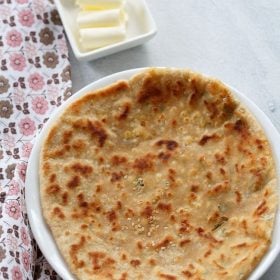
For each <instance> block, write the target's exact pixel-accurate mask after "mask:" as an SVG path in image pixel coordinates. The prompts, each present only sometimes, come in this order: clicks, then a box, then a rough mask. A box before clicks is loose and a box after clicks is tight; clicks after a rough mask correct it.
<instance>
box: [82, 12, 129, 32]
mask: <svg viewBox="0 0 280 280" xmlns="http://www.w3.org/2000/svg"><path fill="white" fill-rule="evenodd" d="M124 22H125V14H124V12H123V10H122V9H111V10H99V11H82V12H80V13H79V14H78V18H77V23H78V25H79V27H80V28H89V27H109V26H110V27H113V26H116V25H121V24H123V23H124Z"/></svg>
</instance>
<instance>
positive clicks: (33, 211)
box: [25, 0, 280, 280]
mask: <svg viewBox="0 0 280 280" xmlns="http://www.w3.org/2000/svg"><path fill="white" fill-rule="evenodd" d="M133 1H134V0H133ZM135 1H136V0H135ZM144 70H145V68H142V69H132V70H127V71H124V72H120V73H116V74H113V75H110V76H107V77H104V78H102V79H100V80H98V81H95V82H93V83H91V84H89V85H87V86H86V87H84V88H83V89H81V90H79V91H78V92H77V93H76V94H74V95H72V96H71V97H70V98H69V99H68V100H67V101H66V102H65V103H64V104H62V105H61V106H60V107H59V108H58V109H57V111H56V112H55V113H54V114H53V115H52V117H51V118H50V119H49V121H48V122H47V123H46V125H45V126H44V128H43V130H42V132H41V133H40V135H39V136H38V137H37V139H36V143H35V145H34V147H33V149H32V153H31V156H30V158H29V162H28V167H27V173H26V182H25V183H26V186H28V187H27V188H26V190H25V197H26V207H27V213H28V218H29V223H30V226H31V229H32V232H33V235H34V237H35V239H36V241H37V243H38V245H39V247H40V249H41V251H42V253H43V254H44V256H45V257H46V259H47V260H48V262H49V263H50V264H51V266H52V267H53V268H54V269H55V271H56V272H57V273H58V274H59V275H60V276H61V277H62V278H63V279H64V280H75V277H74V276H73V275H72V274H71V272H70V270H69V268H68V267H67V265H66V263H65V261H64V259H63V257H62V256H61V254H60V252H59V250H58V248H57V246H56V243H55V240H54V238H53V236H52V233H51V231H50V229H49V227H48V225H47V224H46V222H45V220H44V217H43V213H42V209H41V201H40V183H39V159H40V151H41V147H42V142H43V139H44V138H45V137H46V135H47V134H48V131H49V129H50V128H51V126H52V125H53V124H54V123H55V122H56V120H57V119H58V118H59V116H60V115H61V114H62V113H63V111H64V110H65V109H66V108H67V107H68V106H69V105H70V104H71V103H72V102H73V101H75V100H77V99H78V98H80V97H82V96H83V95H85V94H87V93H88V92H92V91H94V90H97V89H100V88H103V87H105V86H108V85H110V84H112V83H114V82H116V81H118V80H127V79H130V78H131V77H132V76H134V75H136V74H137V73H139V72H141V71H144ZM227 86H228V85H227ZM228 87H229V88H230V89H231V92H232V93H233V94H234V96H236V98H237V99H238V100H239V101H240V102H241V103H242V104H243V105H244V106H246V107H247V109H248V110H249V111H250V112H251V113H252V114H253V115H254V116H255V118H256V120H257V121H258V122H259V124H260V125H261V126H262V128H263V130H264V132H265V134H266V136H267V138H268V140H269V142H270V145H271V148H272V152H273V156H274V160H275V164H276V173H277V187H278V194H279V192H280V145H279V142H280V135H279V133H278V131H277V130H276V128H275V127H274V126H273V124H272V123H271V121H270V120H269V118H268V117H267V116H266V115H265V114H264V113H263V112H262V111H261V110H260V109H259V108H258V107H257V106H256V105H255V104H254V103H253V102H252V101H251V100H249V99H248V98H247V97H246V96H245V95H244V94H242V93H240V92H238V91H237V90H235V89H233V88H232V87H230V86H228ZM279 235H280V209H279V207H278V209H277V212H276V216H275V222H274V229H273V233H272V238H271V241H272V242H271V244H270V246H269V248H268V251H267V252H266V254H265V255H264V256H263V258H262V260H261V262H260V263H259V264H258V265H257V266H256V267H255V269H254V271H253V272H252V274H251V275H250V276H249V278H248V280H258V279H260V278H261V276H262V275H263V274H264V273H265V271H266V270H267V269H268V268H269V267H270V265H271V264H272V263H273V261H274V260H275V259H276V257H277V255H278V253H279V252H280V242H279Z"/></svg>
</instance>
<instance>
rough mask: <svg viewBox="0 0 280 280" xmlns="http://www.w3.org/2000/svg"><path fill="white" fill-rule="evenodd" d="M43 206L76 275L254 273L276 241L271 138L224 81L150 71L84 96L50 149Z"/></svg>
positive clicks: (170, 279)
mask: <svg viewBox="0 0 280 280" xmlns="http://www.w3.org/2000/svg"><path fill="white" fill-rule="evenodd" d="M40 164H41V167H40V171H41V172H40V186H41V203H42V208H43V214H44V217H45V220H46V222H47V224H48V225H49V227H50V229H51V231H52V233H53V236H54V239H55V240H56V243H57V246H58V248H59V250H60V251H61V254H62V255H63V257H64V258H65V260H66V262H67V264H68V266H69V268H70V270H71V271H72V273H73V274H74V275H75V276H76V277H77V279H83V280H86V279H117V280H125V279H133V280H136V279H160V280H175V279H196V280H198V279H205V280H206V279H211V280H215V279H234V280H236V279H246V278H247V277H248V275H249V274H250V272H251V271H252V270H253V269H254V268H255V267H256V265H257V264H258V263H259V261H260V259H261V258H262V256H263V255H264V254H265V252H266V250H267V249H268V246H269V244H270V239H271V232H272V228H273V222H274V216H275V209H276V204H277V194H276V175H275V167H274V161H273V158H272V154H271V149H270V145H269V143H268V140H267V139H266V137H265V135H264V133H263V131H262V129H261V127H260V126H259V125H258V123H257V122H256V120H255V119H254V118H253V117H252V115H251V114H250V113H249V112H248V111H247V109H245V108H244V107H243V106H241V105H240V104H239V102H237V101H236V100H235V99H234V97H233V96H232V95H231V93H230V90H229V89H228V88H227V87H226V86H225V85H223V84H222V83H221V82H219V81H216V80H213V79H210V78H207V77H204V76H202V75H199V74H196V73H193V72H191V71H188V70H177V69H149V70H147V71H144V72H143V73H140V74H138V75H136V76H135V77H133V78H132V79H131V80H129V81H119V82H117V83H115V84H113V85H111V86H109V87H106V88H103V89H101V90H98V91H96V92H93V93H88V94H86V95H84V96H83V97H81V98H79V99H78V100H75V101H74V102H73V103H72V104H71V105H69V106H68V108H67V109H66V110H65V111H64V112H63V114H62V115H61V117H60V118H59V119H58V120H57V122H56V123H55V125H54V126H53V127H52V128H51V129H50V131H49V133H48V136H47V137H46V139H45V141H44V144H43V148H42V152H41V162H40Z"/></svg>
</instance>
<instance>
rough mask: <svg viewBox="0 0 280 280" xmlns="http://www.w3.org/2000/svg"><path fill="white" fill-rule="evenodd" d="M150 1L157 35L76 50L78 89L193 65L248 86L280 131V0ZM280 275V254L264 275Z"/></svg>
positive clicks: (268, 278) (275, 279) (269, 279)
mask: <svg viewBox="0 0 280 280" xmlns="http://www.w3.org/2000/svg"><path fill="white" fill-rule="evenodd" d="M147 2H148V5H149V7H150V9H151V11H152V14H153V16H154V18H155V20H156V23H157V26H158V34H157V35H156V37H155V38H154V39H152V40H151V41H150V42H148V43H146V44H145V45H143V46H139V47H136V48H133V49H130V50H127V51H123V52H121V53H117V54H114V55H111V56H108V57H105V58H101V59H99V60H96V61H91V62H78V61H77V60H76V59H75V57H74V56H73V54H72V52H71V51H70V61H71V64H72V79H73V92H75V91H77V90H79V89H80V88H82V87H83V86H85V85H87V84H88V83H90V82H92V81H95V80H97V79H99V78H101V77H104V76H107V75H109V74H112V73H115V72H119V71H122V70H126V69H131V68H138V67H145V66H173V67H187V68H191V69H193V70H196V71H200V72H203V73H205V74H208V75H211V76H214V77H217V78H219V79H221V80H223V81H224V82H226V83H228V84H230V85H232V86H233V87H235V88H236V89H238V90H239V91H241V92H243V93H244V94H245V95H247V96H248V97H249V98H250V99H251V100H253V101H254V102H255V103H256V104H257V105H258V106H259V107H260V108H261V109H262V110H263V111H264V112H265V113H266V114H267V115H268V116H269V117H270V119H271V120H272V122H273V123H274V125H275V126H276V127H277V128H278V130H279V131H280V1H279V0H270V1H267V0H254V1H249V0H226V1H225V0H224V1H222V0H199V1H198V0H148V1H147ZM279 144H280V143H279ZM279 242H280V237H279ZM279 279H280V257H278V258H277V260H276V262H275V263H274V264H273V265H272V267H271V268H270V269H269V270H268V272H267V273H266V274H265V276H263V277H262V278H261V280H279Z"/></svg>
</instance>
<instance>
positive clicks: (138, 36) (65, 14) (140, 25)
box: [54, 0, 157, 60]
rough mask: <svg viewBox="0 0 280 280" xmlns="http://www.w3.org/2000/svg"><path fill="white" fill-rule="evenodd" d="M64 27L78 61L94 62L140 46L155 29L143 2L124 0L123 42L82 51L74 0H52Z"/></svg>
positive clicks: (76, 8) (152, 34) (150, 36)
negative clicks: (124, 22) (125, 30)
mask: <svg viewBox="0 0 280 280" xmlns="http://www.w3.org/2000/svg"><path fill="white" fill-rule="evenodd" d="M54 2H55V4H56V7H57V10H58V12H59V14H60V17H61V20H62V23H63V25H64V28H65V31H66V34H67V37H68V40H69V43H70V45H71V47H72V50H73V52H74V55H75V56H76V58H77V59H78V60H94V59H97V58H100V57H103V56H106V55H110V54H113V53H116V52H119V51H122V50H125V49H129V48H132V47H135V46H137V45H141V44H143V43H145V42H147V41H148V40H150V39H151V38H152V37H154V36H155V35H156V32H157V28H156V24H155V21H154V19H153V17H152V15H151V12H150V10H149V8H148V6H147V4H146V2H145V0H126V2H125V9H126V12H127V15H128V20H127V24H126V28H127V36H126V39H125V40H124V41H121V42H118V43H115V44H112V45H109V46H106V47H102V48H98V49H94V50H90V51H87V50H83V48H82V46H81V44H80V42H79V30H78V25H77V22H76V18H77V15H78V12H79V8H78V6H76V5H75V1H74V0H54Z"/></svg>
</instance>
